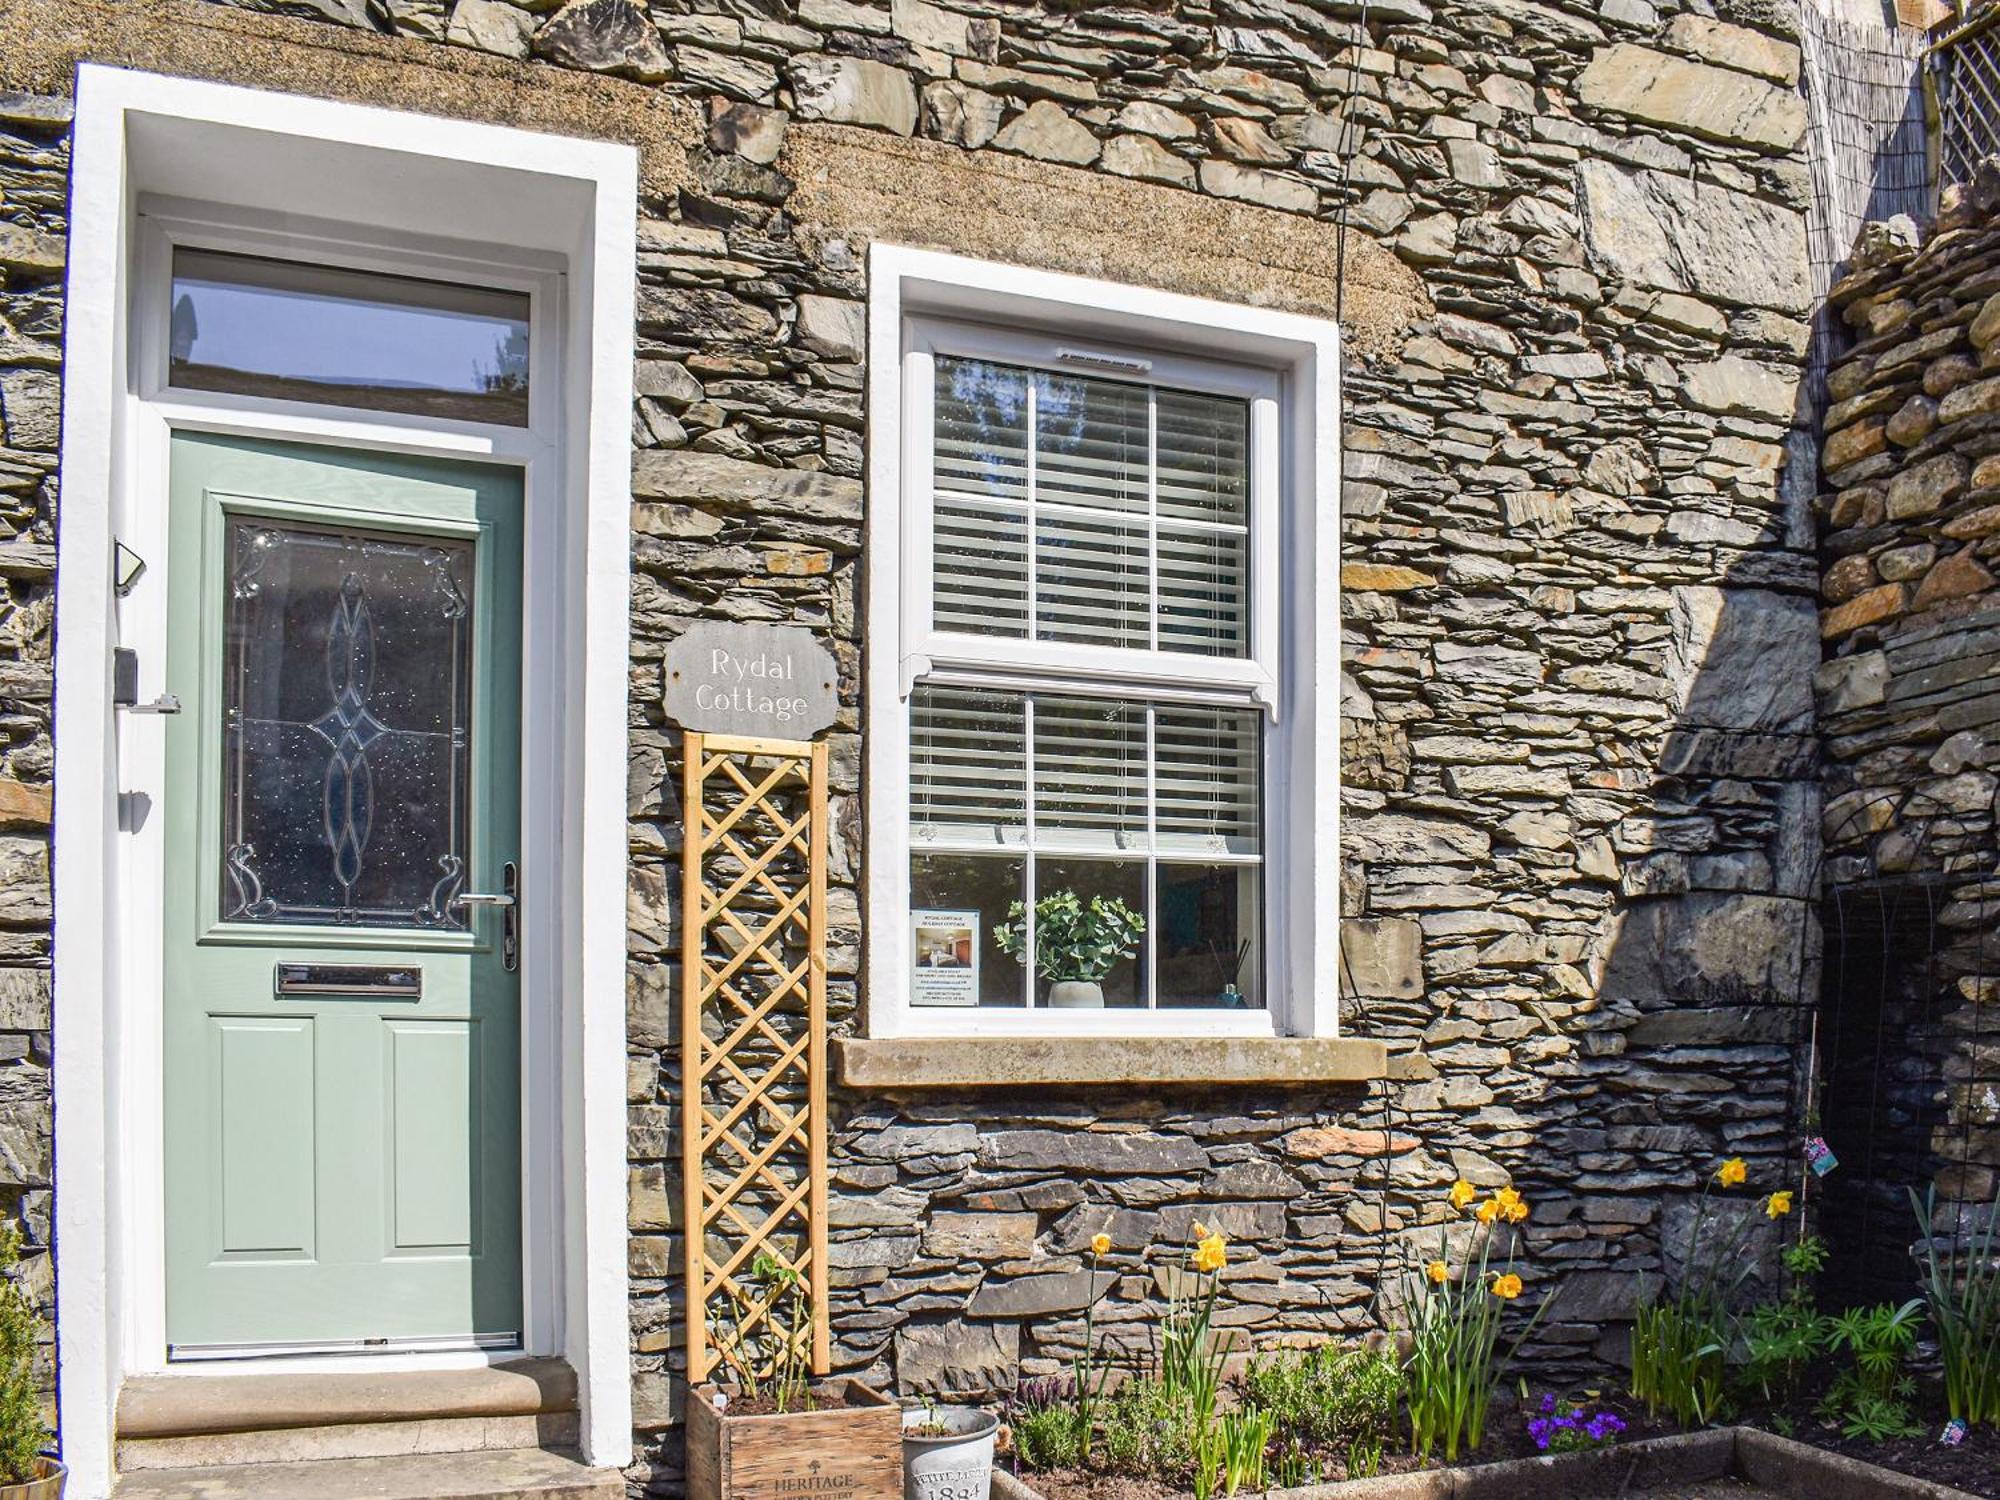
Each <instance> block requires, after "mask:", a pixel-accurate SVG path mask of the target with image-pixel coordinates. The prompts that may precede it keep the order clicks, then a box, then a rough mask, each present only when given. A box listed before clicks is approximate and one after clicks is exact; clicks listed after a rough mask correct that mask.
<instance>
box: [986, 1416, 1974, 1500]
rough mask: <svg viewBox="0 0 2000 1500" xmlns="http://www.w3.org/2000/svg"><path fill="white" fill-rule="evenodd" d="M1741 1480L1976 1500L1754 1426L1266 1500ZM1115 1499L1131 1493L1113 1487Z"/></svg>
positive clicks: (1520, 1493) (1861, 1494)
mask: <svg viewBox="0 0 2000 1500" xmlns="http://www.w3.org/2000/svg"><path fill="white" fill-rule="evenodd" d="M1730 1478H1735V1479H1741V1480H1746V1481H1748V1482H1750V1483H1751V1484H1754V1485H1756V1486H1757V1487H1758V1488H1759V1490H1761V1491H1763V1492H1764V1493H1767V1494H1773V1495H1782V1496H1788V1497H1795V1500H1976V1497H1975V1496H1974V1495H1972V1494H1971V1493H1970V1492H1968V1491H1965V1490H1957V1489H1952V1488H1951V1487H1949V1486H1947V1485H1942V1484H1936V1483H1933V1482H1931V1481H1929V1480H1924V1479H1918V1478H1913V1477H1912V1476H1910V1475H1907V1474H1900V1473H1897V1472H1895V1471H1894V1470H1891V1469H1884V1468H1881V1467H1878V1466H1877V1465H1874V1464H1868V1463H1863V1462H1861V1461H1860V1460H1859V1459H1854V1458H1849V1457H1846V1456H1844V1455H1842V1454H1837V1453H1829V1452H1827V1451H1825V1450H1824V1449H1820V1448H1815V1447H1812V1446H1810V1445H1808V1444H1805V1443H1798V1442H1794V1441H1792V1440H1791V1439H1789V1438H1782V1437H1778V1436H1777V1435H1775V1434H1773V1433H1768V1432H1762V1431H1759V1430H1758V1429H1756V1428H1752V1427H1723V1428H1712V1429H1710V1430H1708V1431H1706V1432H1690V1433H1681V1434H1676V1435H1674V1436H1671V1437H1661V1438H1647V1439H1643V1440H1641V1441H1639V1442H1636V1443H1629V1444H1625V1445H1623V1446H1620V1447H1615V1448H1614V1447H1601V1448H1593V1449H1588V1450H1582V1451H1575V1452H1569V1453H1559V1454H1548V1455H1546V1456H1541V1457H1535V1458H1516V1459H1502V1460H1500V1461H1499V1462H1497V1463H1486V1464H1467V1465H1464V1466H1460V1467H1446V1468H1431V1469H1421V1470H1416V1471H1413V1472H1410V1473H1405V1474H1379V1475H1376V1476H1374V1477H1372V1478H1366V1479H1347V1480H1340V1481H1337V1482H1335V1483H1332V1484H1320V1485H1310V1486H1307V1487H1304V1488H1301V1489H1290V1490H1274V1491H1272V1492H1271V1500H1524V1497H1533V1500H1618V1497H1626V1500H1644V1497H1645V1496H1646V1495H1647V1494H1648V1493H1649V1492H1654V1491H1659V1490H1662V1489H1667V1488H1670V1487H1671V1488H1678V1487H1680V1486H1683V1485H1703V1484H1706V1483H1708V1482H1711V1481H1715V1480H1721V1479H1730ZM1107 1493H1108V1494H1111V1495H1117V1496H1120V1500H1124V1497H1125V1496H1126V1495H1128V1494H1129V1493H1130V1492H1129V1491H1121V1490H1116V1489H1114V1490H1111V1491H1108V1492H1107ZM993 1497H994V1500H1052V1497H1049V1496H1045V1495H1044V1494H1043V1493H1042V1492H1041V1491H1039V1490H1037V1489H1035V1488H1034V1487H1033V1485H1032V1483H1031V1482H1030V1481H1028V1480H1023V1479H1019V1478H1016V1477H1015V1476H1014V1475H1011V1474H1008V1473H1005V1472H1000V1473H996V1474H995V1475H994V1476H993Z"/></svg>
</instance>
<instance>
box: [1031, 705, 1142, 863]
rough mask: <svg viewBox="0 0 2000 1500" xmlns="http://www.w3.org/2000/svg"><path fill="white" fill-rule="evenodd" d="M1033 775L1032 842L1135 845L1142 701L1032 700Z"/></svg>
mask: <svg viewBox="0 0 2000 1500" xmlns="http://www.w3.org/2000/svg"><path fill="white" fill-rule="evenodd" d="M1034 781H1035V842H1036V844H1037V845H1038V846H1039V847H1043V848H1050V847H1059V848H1070V849H1075V848H1085V849H1101V850H1106V851H1109V850H1113V849H1128V848H1141V849H1143V848H1144V847H1145V840H1146V710H1145V706H1144V705H1143V704H1135V703H1131V702H1127V701H1125V700H1123V699H1118V698H1041V697H1038V698H1036V699H1035V765H1034Z"/></svg>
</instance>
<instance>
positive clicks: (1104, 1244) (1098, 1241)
mask: <svg viewBox="0 0 2000 1500" xmlns="http://www.w3.org/2000/svg"><path fill="white" fill-rule="evenodd" d="M1090 1253H1091V1254H1092V1255H1109V1254H1110V1253H1111V1236H1110V1235H1108V1234H1100V1235H1097V1236H1095V1237H1094V1238H1093V1239H1092V1240H1091V1242H1090Z"/></svg>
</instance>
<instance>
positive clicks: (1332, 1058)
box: [833, 1036, 1390, 1090]
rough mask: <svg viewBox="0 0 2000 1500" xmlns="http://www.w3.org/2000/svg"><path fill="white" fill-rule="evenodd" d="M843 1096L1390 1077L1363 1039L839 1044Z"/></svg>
mask: <svg viewBox="0 0 2000 1500" xmlns="http://www.w3.org/2000/svg"><path fill="white" fill-rule="evenodd" d="M833 1055H834V1066H835V1070H836V1072H835V1076H836V1077H837V1078H838V1079H839V1081H840V1083H841V1084H842V1085H843V1086H844V1087H846V1088H850V1089H861V1090H871V1089H882V1090H891V1089H898V1090H902V1089H983V1088H1012V1087H1023V1086H1028V1085H1036V1086H1047V1085H1070V1086H1076V1087H1089V1086H1093V1085H1098V1084H1120V1085H1131V1084H1146V1085H1159V1086H1171V1085H1189V1086H1214V1085H1222V1086H1225V1087H1228V1086H1233V1085H1240V1084H1256V1085H1263V1086H1265V1087H1277V1088H1304V1087H1311V1086H1313V1085H1317V1084H1335V1083H1366V1082H1368V1081H1369V1080H1370V1079H1375V1078H1387V1077H1388V1076H1389V1075H1390V1068H1389V1058H1388V1053H1387V1049H1386V1048H1385V1047H1384V1046H1383V1044H1382V1043H1380V1042H1376V1041H1369V1040H1368V1039H1366V1038H1364V1037H1268V1036H1266V1037H1241V1036H1236V1037H997V1036H980V1037H972V1036H964V1037H907V1038H870V1039H862V1038H852V1037H849V1038H838V1039H836V1040H835V1041H834V1044H833Z"/></svg>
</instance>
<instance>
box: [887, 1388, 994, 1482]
mask: <svg viewBox="0 0 2000 1500" xmlns="http://www.w3.org/2000/svg"><path fill="white" fill-rule="evenodd" d="M931 1423H936V1424H937V1425H938V1426H939V1427H942V1428H943V1429H944V1432H943V1434H942V1435H940V1436H938V1437H916V1436H913V1435H912V1434H911V1432H910V1429H911V1428H912V1427H923V1426H927V1425H929V1424H931ZM999 1430H1000V1419H999V1418H998V1417H996V1416H994V1415H993V1413H992V1412H990V1411H982V1410H981V1409H980V1408H978V1407H976V1406H933V1407H922V1406H915V1407H911V1408H910V1409H909V1410H908V1411H905V1412H904V1413H903V1500H988V1497H989V1494H990V1492H991V1490H992V1486H993V1438H994V1435H995V1434H996V1433H998V1432H999Z"/></svg>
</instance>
